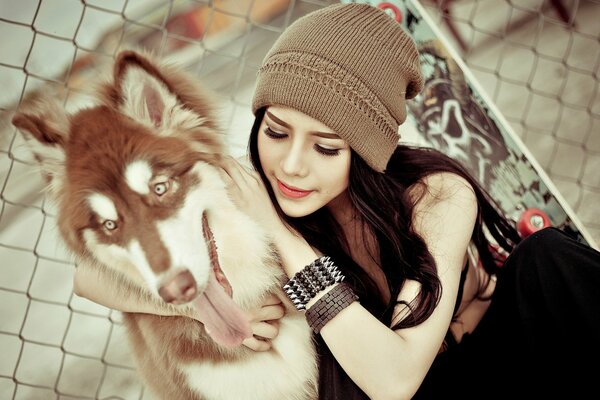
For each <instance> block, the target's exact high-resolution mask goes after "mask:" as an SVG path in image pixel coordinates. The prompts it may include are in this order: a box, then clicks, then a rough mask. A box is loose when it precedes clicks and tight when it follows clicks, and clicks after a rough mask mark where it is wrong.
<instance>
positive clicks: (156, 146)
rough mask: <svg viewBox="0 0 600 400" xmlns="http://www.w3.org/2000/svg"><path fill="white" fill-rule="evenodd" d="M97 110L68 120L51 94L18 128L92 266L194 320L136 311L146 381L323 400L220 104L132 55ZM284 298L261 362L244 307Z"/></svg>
mask: <svg viewBox="0 0 600 400" xmlns="http://www.w3.org/2000/svg"><path fill="white" fill-rule="evenodd" d="M96 100H97V104H96V105H95V106H93V107H89V108H85V109H81V110H79V111H76V112H73V113H72V114H67V113H66V112H65V110H64V108H63V107H62V105H61V104H60V103H58V102H56V100H55V99H52V98H45V99H43V98H37V99H34V100H31V101H28V102H25V103H24V104H23V105H22V107H21V109H20V110H19V112H18V113H17V114H16V115H15V116H14V118H13V120H12V122H13V124H14V125H15V126H16V127H17V128H19V130H20V131H21V132H22V133H23V135H24V136H25V138H26V140H27V143H28V145H29V147H30V148H31V150H32V152H33V154H34V156H35V159H36V160H37V161H38V162H39V164H40V167H41V170H42V173H43V175H44V176H45V178H46V179H47V183H48V187H47V190H48V195H49V197H50V198H51V199H52V200H54V201H55V203H56V205H57V214H58V215H57V220H58V227H59V231H60V234H61V236H62V238H63V239H64V241H65V243H66V245H67V247H68V248H69V249H70V250H71V251H72V253H73V255H74V256H75V258H76V260H77V261H78V264H79V267H78V268H95V269H96V270H97V272H98V274H99V276H103V277H106V278H107V279H108V280H109V281H110V282H111V287H112V288H113V289H114V290H115V293H117V292H120V293H127V294H128V295H129V296H132V295H133V296H139V299H140V301H145V302H150V303H152V304H154V305H155V306H156V307H165V306H166V307H171V308H173V309H175V310H177V312H178V313H179V314H181V315H182V316H178V317H163V316H159V315H152V314H141V313H124V322H125V326H126V328H127V332H128V334H129V338H130V342H131V347H132V350H133V354H134V358H135V360H136V365H137V367H138V370H139V372H140V374H141V376H142V377H143V379H144V381H145V383H146V384H147V385H148V386H149V387H150V388H151V389H152V390H153V392H154V393H155V394H156V395H157V396H158V397H160V398H162V399H169V400H175V399H176V400H183V399H194V400H198V399H209V400H216V399H224V400H234V399H235V400H240V399H256V400H268V399H273V400H282V399H316V398H317V397H318V396H317V384H316V379H317V366H316V355H315V349H314V343H313V341H312V336H311V333H310V328H309V327H308V325H307V324H306V321H304V319H303V316H302V315H301V314H299V313H297V312H295V311H294V308H293V306H292V304H291V302H289V300H287V299H286V297H285V295H284V294H283V292H282V291H281V289H280V287H281V284H282V282H283V281H284V279H285V275H284V273H283V270H282V269H281V267H280V264H279V259H278V257H277V254H276V253H275V252H274V250H273V246H272V244H271V241H270V239H269V236H268V232H265V231H264V229H262V228H261V226H259V225H258V224H257V223H256V222H254V221H253V220H252V219H251V218H250V217H249V216H247V215H246V214H244V213H242V212H241V211H240V210H238V209H236V207H235V205H234V203H233V202H232V200H231V199H230V198H229V197H228V193H227V189H226V186H225V183H224V181H223V180H222V179H221V175H220V167H219V165H220V162H222V160H223V157H224V156H225V155H226V153H224V152H225V146H224V139H225V138H224V135H223V133H222V132H221V131H220V130H219V128H218V126H217V125H218V124H217V120H216V115H215V111H214V110H215V108H214V107H213V106H212V105H211V100H212V96H210V95H207V93H206V92H205V91H203V90H202V88H200V87H198V85H197V84H196V82H195V80H194V79H193V78H192V77H191V76H188V75H187V74H186V72H185V71H183V69H182V68H178V67H177V66H173V65H166V64H164V63H161V62H160V61H159V60H156V59H154V57H152V56H150V55H148V54H141V53H138V52H134V51H129V50H127V51H122V52H121V53H119V54H118V56H117V57H116V60H115V63H114V67H113V72H112V78H111V79H110V81H109V82H108V83H105V84H102V85H101V86H100V87H99V90H98V92H97V96H96ZM270 294H275V295H277V296H279V297H280V298H281V299H282V301H283V302H284V304H285V305H286V307H288V312H286V315H285V316H284V317H283V318H282V319H281V320H280V325H279V334H278V336H277V337H276V338H275V339H273V341H272V348H271V350H269V351H266V352H254V351H252V350H250V349H248V348H246V347H245V346H242V345H241V342H242V340H243V339H244V338H245V337H248V336H250V335H251V331H250V327H249V323H248V321H247V319H246V317H245V313H244V312H243V310H250V309H253V308H258V307H260V305H261V304H262V301H263V300H264V299H265V298H266V296H268V295H270ZM191 315H194V316H196V319H193V318H190V317H189V316H191ZM198 320H200V321H201V322H200V321H198Z"/></svg>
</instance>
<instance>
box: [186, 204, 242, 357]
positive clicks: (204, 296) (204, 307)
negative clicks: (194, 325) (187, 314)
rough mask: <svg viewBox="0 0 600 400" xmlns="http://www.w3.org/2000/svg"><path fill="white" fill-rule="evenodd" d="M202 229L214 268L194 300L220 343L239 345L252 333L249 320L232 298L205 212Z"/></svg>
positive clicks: (203, 320)
mask: <svg viewBox="0 0 600 400" xmlns="http://www.w3.org/2000/svg"><path fill="white" fill-rule="evenodd" d="M202 231H203V233H204V239H205V241H206V244H207V247H208V252H209V256H210V260H211V267H212V271H211V273H210V275H209V279H208V283H207V285H206V288H205V289H204V291H203V292H202V293H201V294H200V295H198V297H196V299H194V300H193V302H192V304H193V306H194V308H195V309H196V312H197V314H198V319H199V320H200V321H202V323H203V324H204V328H205V330H206V332H207V333H208V334H209V335H210V337H211V338H212V339H213V340H214V341H215V342H217V343H219V344H221V345H223V346H227V347H236V346H239V345H240V344H241V343H242V341H243V340H244V339H245V338H248V337H251V336H252V331H251V329H250V323H249V322H248V319H247V317H246V315H245V314H244V312H243V311H242V310H241V309H240V308H239V306H238V305H237V304H236V303H235V302H234V301H233V299H232V295H233V289H232V287H231V284H230V283H229V280H228V279H227V277H226V276H225V274H224V273H223V270H222V269H221V266H220V264H219V254H218V249H217V245H216V243H215V239H214V236H213V233H212V230H211V229H210V225H209V223H208V218H207V216H206V213H203V214H202Z"/></svg>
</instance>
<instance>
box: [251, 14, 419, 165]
mask: <svg viewBox="0 0 600 400" xmlns="http://www.w3.org/2000/svg"><path fill="white" fill-rule="evenodd" d="M422 88H423V77H422V75H421V69H420V61H419V54H418V51H417V48H416V45H415V43H414V41H413V40H412V39H411V37H410V36H409V35H408V34H407V33H406V32H405V31H404V30H403V28H402V27H401V26H400V24H399V23H398V22H396V21H395V20H394V19H393V18H391V17H390V16H389V15H388V14H387V13H385V11H383V10H381V9H379V8H376V7H373V6H370V5H367V4H356V3H351V4H334V5H330V6H327V7H324V8H322V9H320V10H317V11H313V12H311V13H309V14H307V15H305V16H303V17H301V18H299V19H298V20H296V21H295V22H294V23H293V24H291V25H290V26H289V27H288V28H287V29H286V30H285V31H284V32H283V33H282V34H281V36H280V37H279V39H278V40H277V41H276V42H275V44H274V45H273V47H272V48H271V50H270V51H269V53H268V54H267V55H266V57H265V59H264V61H263V65H262V67H261V68H260V70H259V72H258V79H257V83H256V89H255V92H254V97H253V99H252V111H253V113H256V111H257V110H258V109H260V108H262V107H265V106H270V105H281V106H286V107H290V108H293V109H295V110H298V111H300V112H302V113H304V114H307V115H309V116H310V117H312V118H314V119H316V120H318V121H320V122H321V123H323V124H325V125H327V126H328V127H329V128H330V129H332V130H333V131H334V132H335V133H337V134H338V135H339V136H340V137H341V138H342V139H344V140H346V142H347V143H348V144H349V145H350V147H351V148H352V149H353V150H354V151H355V152H356V153H358V154H359V155H360V156H361V157H362V158H363V159H364V160H365V161H366V162H367V164H369V165H370V166H371V167H372V168H373V169H375V170H377V171H379V172H383V171H385V168H386V165H387V163H388V161H389V159H390V157H391V155H392V153H393V152H394V150H395V148H396V146H397V144H398V140H399V139H400V137H399V134H398V127H399V125H400V124H401V123H402V122H404V120H405V119H406V103H405V100H406V99H410V98H413V97H415V96H416V95H417V94H418V93H419V92H420V91H421V89H422Z"/></svg>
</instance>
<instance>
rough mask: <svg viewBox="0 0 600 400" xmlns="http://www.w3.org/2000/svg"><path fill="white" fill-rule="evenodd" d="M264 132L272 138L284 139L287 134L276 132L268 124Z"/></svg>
mask: <svg viewBox="0 0 600 400" xmlns="http://www.w3.org/2000/svg"><path fill="white" fill-rule="evenodd" d="M264 132H265V135H267V136H268V137H270V138H271V139H283V138H284V137H286V136H287V135H286V134H285V133H279V132H275V131H274V130H273V129H271V128H269V127H268V126H267V127H266V128H265V131H264Z"/></svg>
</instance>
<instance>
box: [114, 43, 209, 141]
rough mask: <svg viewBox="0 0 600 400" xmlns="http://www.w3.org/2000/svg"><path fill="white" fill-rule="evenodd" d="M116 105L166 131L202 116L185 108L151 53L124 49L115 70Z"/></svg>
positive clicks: (146, 123) (140, 119)
mask: <svg viewBox="0 0 600 400" xmlns="http://www.w3.org/2000/svg"><path fill="white" fill-rule="evenodd" d="M113 79H114V88H113V90H114V96H115V100H116V103H117V107H118V108H119V109H120V111H121V112H123V113H124V114H125V115H127V116H129V117H131V118H132V119H134V120H135V121H137V122H140V123H142V124H145V125H148V126H151V127H153V128H156V130H157V131H158V132H159V133H161V134H167V131H168V128H170V127H174V126H175V125H177V124H180V123H181V122H182V121H185V120H189V119H192V120H195V119H198V118H199V116H197V115H195V114H193V113H192V112H191V111H190V110H189V109H186V108H185V107H183V104H182V102H181V100H180V99H178V97H177V95H176V93H175V91H174V89H173V88H172V87H171V85H170V83H169V81H168V79H166V78H165V77H164V76H163V75H162V73H161V70H160V68H159V66H158V65H157V63H156V62H154V61H153V60H152V59H151V58H150V57H149V56H147V57H146V56H143V55H141V54H139V53H137V52H134V51H130V50H125V51H122V52H121V53H119V55H118V56H117V59H116V61H115V65H114V70H113Z"/></svg>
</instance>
